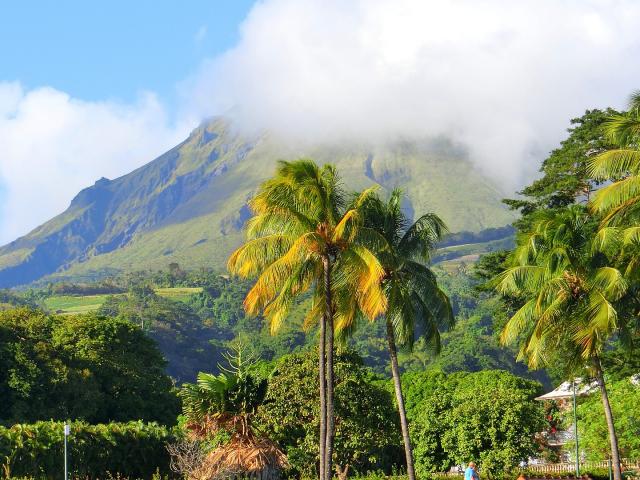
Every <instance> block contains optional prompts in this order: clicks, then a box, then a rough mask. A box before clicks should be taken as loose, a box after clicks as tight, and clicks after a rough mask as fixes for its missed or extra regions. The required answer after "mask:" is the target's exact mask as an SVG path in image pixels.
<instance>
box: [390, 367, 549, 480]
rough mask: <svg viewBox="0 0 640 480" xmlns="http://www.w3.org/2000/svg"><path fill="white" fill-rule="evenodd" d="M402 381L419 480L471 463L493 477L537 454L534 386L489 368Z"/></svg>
mask: <svg viewBox="0 0 640 480" xmlns="http://www.w3.org/2000/svg"><path fill="white" fill-rule="evenodd" d="M403 383H404V385H405V392H406V399H407V414H408V416H409V420H410V421H411V422H412V430H411V433H412V441H413V443H414V445H415V458H416V473H417V474H418V477H421V478H427V477H428V476H429V475H430V474H431V473H433V472H437V471H446V470H448V469H449V468H451V467H452V466H454V465H461V464H466V463H467V462H469V461H471V460H475V461H476V462H478V463H479V464H480V465H481V468H482V470H483V472H485V474H487V475H489V476H496V475H497V474H499V473H500V472H505V471H509V470H511V469H512V468H513V467H515V466H517V465H518V464H519V462H520V461H522V460H526V459H527V458H528V457H530V456H534V455H535V454H536V452H537V450H538V448H539V447H538V445H537V444H536V442H535V438H534V437H535V434H536V433H537V432H539V431H540V430H541V429H542V427H543V425H544V414H543V411H542V406H541V405H540V403H539V402H536V401H535V400H534V398H535V397H536V396H537V395H539V394H540V393H541V390H540V389H541V386H540V384H538V383H537V382H534V381H531V380H526V379H523V378H520V377H517V376H515V375H512V374H510V373H508V372H503V371H498V370H493V371H483V372H477V373H462V372H461V373H454V374H451V375H445V374H443V373H434V372H430V373H428V372H419V373H411V374H406V375H404V376H403Z"/></svg>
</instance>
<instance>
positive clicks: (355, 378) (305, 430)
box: [258, 351, 402, 476]
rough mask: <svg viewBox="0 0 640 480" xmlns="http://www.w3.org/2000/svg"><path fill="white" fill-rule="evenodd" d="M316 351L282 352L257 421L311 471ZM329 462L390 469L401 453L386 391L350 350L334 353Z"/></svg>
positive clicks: (295, 462)
mask: <svg viewBox="0 0 640 480" xmlns="http://www.w3.org/2000/svg"><path fill="white" fill-rule="evenodd" d="M316 356H317V354H316V352H314V351H309V352H305V353H297V354H292V355H288V356H285V357H283V358H282V359H281V360H280V361H279V362H278V365H277V367H276V370H275V372H274V373H273V375H272V377H271V378H270V380H269V389H268V392H267V397H266V399H265V403H264V405H262V406H261V407H260V409H259V410H258V415H259V418H258V421H259V426H260V427H261V428H262V429H263V430H264V431H266V432H268V433H269V435H270V436H271V437H272V438H274V439H275V440H277V441H278V442H279V443H280V445H281V446H282V447H283V448H284V450H285V451H286V453H287V456H288V457H289V461H290V463H291V465H292V467H293V469H294V470H295V471H297V472H298V473H301V474H305V475H309V476H313V475H314V467H315V466H316V465H317V463H318V425H319V412H320V404H319V399H318V394H317V392H318V381H319V380H318V365H317V361H316ZM335 372H336V385H335V396H336V410H335V412H336V437H335V445H336V448H335V451H334V455H335V465H336V467H337V468H338V469H339V470H340V471H341V472H344V471H345V468H346V469H347V470H348V471H349V472H353V473H355V472H361V473H363V472H366V471H368V470H374V469H379V468H384V469H386V470H391V467H392V466H393V465H394V464H397V463H400V462H401V458H402V450H401V440H400V436H399V426H398V413H397V411H396V410H395V409H394V406H393V402H392V397H391V392H390V391H389V390H388V389H387V388H385V387H384V386H383V385H384V384H383V383H380V382H377V381H376V377H375V376H374V375H373V374H372V373H371V372H370V371H369V369H367V368H366V367H364V366H363V365H362V361H361V360H360V358H359V357H358V356H357V355H356V354H353V353H349V352H343V353H338V354H337V355H336V362H335Z"/></svg>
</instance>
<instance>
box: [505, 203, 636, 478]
mask: <svg viewBox="0 0 640 480" xmlns="http://www.w3.org/2000/svg"><path fill="white" fill-rule="evenodd" d="M597 227H598V222H597V220H595V219H594V218H593V217H592V216H591V215H589V213H588V211H587V210H586V209H585V207H583V206H581V205H572V206H571V207H568V208H566V209H563V210H560V211H544V212H542V213H540V214H539V217H538V219H537V221H535V222H534V224H533V225H532V227H531V229H530V231H529V232H525V233H522V234H520V235H519V236H518V238H517V247H516V249H515V251H514V252H513V254H512V256H511V258H510V259H509V260H510V263H511V266H510V267H509V268H507V269H506V270H505V271H504V272H502V273H501V274H500V275H498V276H497V277H496V278H495V279H494V280H493V282H494V285H495V287H496V289H497V290H498V292H500V293H501V294H505V295H514V296H517V297H519V298H521V299H522V300H523V301H524V302H525V303H524V305H523V306H522V307H521V308H520V309H519V310H518V311H517V312H516V313H515V314H514V315H513V316H512V317H511V319H510V320H509V321H508V322H507V324H506V326H505V327H504V330H503V332H502V336H501V339H502V341H503V343H505V344H514V343H519V344H520V345H521V348H520V353H519V359H526V360H528V363H529V366H530V367H532V368H539V367H542V366H545V365H548V364H549V363H550V362H551V361H553V359H554V354H556V353H557V352H558V350H560V349H563V350H564V351H565V352H568V353H569V354H574V355H575V358H574V360H576V361H577V362H580V361H582V362H587V363H589V364H591V367H592V370H593V372H594V376H595V379H596V381H597V383H598V385H599V387H600V392H601V396H602V403H603V406H604V411H605V417H606V420H607V425H608V429H609V439H610V444H611V454H612V459H613V464H614V465H613V466H614V476H615V478H616V480H620V478H621V477H620V459H619V454H618V441H617V437H616V432H615V427H614V423H613V415H612V412H611V405H610V404H609V397H608V394H607V389H606V386H605V381H604V375H603V371H602V365H601V361H600V357H601V354H602V352H603V350H604V348H605V346H606V343H607V341H608V339H609V338H611V336H612V335H613V334H615V333H616V332H618V331H619V329H620V326H621V323H622V318H620V316H619V315H618V311H617V308H616V307H617V306H618V303H619V301H620V300H621V299H622V297H624V296H625V295H626V294H627V291H628V289H629V285H628V282H627V280H626V279H625V278H624V276H623V274H622V272H620V271H619V270H618V269H616V268H614V267H612V266H611V265H610V262H609V259H608V258H607V256H606V255H605V254H604V253H603V252H602V250H601V248H600V245H601V243H602V242H601V241H600V240H599V239H598V236H597V234H596V232H597ZM567 347H569V348H567Z"/></svg>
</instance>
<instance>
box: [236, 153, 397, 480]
mask: <svg viewBox="0 0 640 480" xmlns="http://www.w3.org/2000/svg"><path fill="white" fill-rule="evenodd" d="M369 195H371V191H365V192H363V193H362V194H361V195H360V196H359V198H358V199H357V200H356V201H355V203H354V205H353V206H352V207H351V208H349V209H347V208H345V199H344V193H343V191H342V189H341V187H340V182H339V179H338V175H337V173H336V169H335V167H333V166H331V165H325V166H323V167H318V165H316V164H315V163H314V162H313V161H311V160H308V159H300V160H296V161H293V162H279V163H278V167H277V170H276V174H275V176H274V177H273V178H271V179H269V180H267V181H265V182H264V183H263V184H262V185H261V186H260V188H259V190H258V192H257V194H256V195H255V196H254V197H253V198H252V199H251V200H250V202H249V206H250V208H251V210H252V211H253V214H254V216H253V217H252V218H251V219H250V220H249V222H248V224H247V237H248V240H247V242H246V243H245V244H244V245H242V246H241V247H240V248H238V249H237V250H236V251H235V252H234V253H233V254H232V255H231V257H230V259H229V262H228V268H229V270H230V271H231V272H232V273H234V274H237V275H240V276H243V277H253V276H258V279H257V281H256V283H255V285H254V286H253V288H252V289H251V290H250V291H249V293H248V294H247V297H246V299H245V302H244V306H245V309H246V311H247V312H248V313H249V314H252V315H257V314H258V313H260V312H263V313H264V316H265V317H266V318H267V320H268V321H269V323H270V326H271V330H272V332H275V331H277V330H278V328H279V327H280V325H281V324H282V322H283V321H284V319H285V317H286V315H287V313H288V312H289V310H290V307H291V306H292V304H293V302H294V300H295V298H296V297H299V296H300V295H302V294H304V293H305V292H307V291H309V290H312V291H313V296H312V306H311V309H310V311H309V313H308V315H307V319H306V323H307V324H309V325H311V324H314V323H316V322H317V323H319V334H320V339H319V349H318V350H319V358H318V362H319V370H320V374H319V375H320V379H319V380H320V442H319V443H320V445H319V447H320V478H321V479H322V480H330V478H331V477H332V454H333V437H334V430H335V425H334V414H333V410H334V404H333V384H334V380H333V355H334V329H335V327H336V326H338V327H340V328H342V327H343V326H345V325H349V324H351V323H352V322H353V321H354V320H355V318H356V317H357V315H358V314H359V313H361V314H363V315H365V316H366V317H368V318H370V319H374V318H376V317H377V316H379V315H380V314H382V313H383V312H384V311H385V309H386V306H387V302H386V297H385V295H384V292H383V291H382V287H381V280H382V276H383V275H384V270H383V269H382V266H381V265H380V263H379V261H378V259H377V258H376V256H375V255H374V253H373V252H372V251H371V250H370V249H369V248H367V247H366V246H365V244H370V242H371V238H370V237H371V236H372V235H371V232H369V233H367V232H366V230H365V229H363V228H361V225H362V211H361V210H362V204H363V202H364V201H365V200H366V199H367V198H368V196H369ZM365 240H368V241H367V242H365Z"/></svg>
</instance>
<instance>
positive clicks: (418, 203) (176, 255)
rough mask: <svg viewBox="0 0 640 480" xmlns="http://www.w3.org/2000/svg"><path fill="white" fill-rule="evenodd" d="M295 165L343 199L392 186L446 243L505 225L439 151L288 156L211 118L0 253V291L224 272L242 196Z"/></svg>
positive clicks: (427, 145)
mask: <svg viewBox="0 0 640 480" xmlns="http://www.w3.org/2000/svg"><path fill="white" fill-rule="evenodd" d="M301 156H308V157H311V158H314V159H316V160H317V161H318V162H321V163H324V162H333V163H335V164H336V165H337V167H338V169H339V172H340V174H341V175H342V178H343V179H344V182H345V186H346V187H347V188H348V189H352V190H355V189H361V188H364V187H366V186H370V185H371V184H377V185H379V186H380V187H381V189H382V190H383V191H387V190H389V189H391V188H394V187H396V186H399V187H401V188H402V189H403V190H404V191H405V192H406V193H407V196H408V200H407V202H406V205H405V208H406V209H407V210H408V212H409V213H410V214H413V213H414V212H415V213H422V212H426V211H435V212H437V213H438V214H440V216H441V217H442V218H443V219H444V220H445V221H446V222H447V224H448V225H449V227H450V229H451V231H454V232H455V231H461V230H469V231H476V232H477V231H480V230H482V229H485V228H489V227H500V226H503V225H506V224H508V223H510V222H511V221H512V220H513V217H512V215H511V213H510V212H509V211H508V210H506V209H505V208H504V206H503V205H502V204H501V203H500V198H501V197H502V193H501V192H500V190H499V189H498V188H497V186H496V185H495V184H494V183H493V181H492V180H491V179H490V178H488V177H486V176H484V175H482V174H481V173H479V172H478V171H477V170H476V169H474V168H473V166H472V164H471V163H470V162H469V160H468V159H467V158H466V157H465V155H464V152H462V151H460V150H459V149H456V148H454V147H453V146H452V145H451V143H449V142H447V141H444V140H440V141H426V140H425V141H423V142H413V141H407V140H398V141H396V142H393V143H389V144H386V145H384V146H379V145H378V146H373V145H365V144H355V143H354V144H348V145H347V144H343V145H339V146H337V145H333V146H327V145H324V146H314V147H291V146H287V145H286V144H285V143H284V142H281V141H279V140H277V139H276V138H274V137H273V136H270V135H266V134H265V135H260V136H255V137H248V136H243V135H242V134H240V133H239V132H238V131H236V130H235V129H234V128H233V127H232V126H231V125H230V124H229V122H228V121H226V120H225V119H223V118H214V119H211V120H209V121H207V122H205V123H203V124H202V125H200V126H199V127H198V128H196V129H195V130H194V131H193V132H192V133H191V134H190V135H189V138H187V139H186V140H185V141H184V142H182V143H181V144H179V145H177V146H176V147H174V148H172V149H171V150H169V151H168V152H166V153H165V154H163V155H161V156H160V157H158V158H156V159H155V160H153V161H151V162H150V163H148V164H146V165H144V166H143V167H140V168H138V169H136V170H134V171H133V172H131V173H129V174H127V175H124V176H122V177H120V178H117V179H115V180H108V179H106V178H102V179H100V180H98V181H97V182H96V183H95V184H94V185H93V186H91V187H89V188H86V189H84V190H82V191H81V192H80V193H78V195H77V196H76V197H75V198H74V199H73V200H72V201H71V204H70V205H69V208H67V210H66V211H65V212H63V213H61V214H60V215H58V216H56V217H54V218H52V219H51V220H49V221H48V222H46V223H45V224H43V225H41V226H40V227H38V228H36V229H35V230H33V231H32V232H30V233H29V234H27V235H25V236H24V237H21V238H19V239H17V240H15V241H13V242H11V243H9V244H8V245H5V246H3V247H0V288H3V287H11V286H16V285H23V284H28V283H31V282H34V281H37V280H41V279H43V278H47V279H56V278H73V279H83V280H90V279H95V278H98V277H101V276H105V275H108V274H117V273H120V272H123V271H131V270H140V269H147V268H152V269H155V268H161V267H165V266H166V265H167V264H169V263H171V262H178V263H179V264H180V265H181V266H182V267H183V268H197V267H201V266H207V267H214V268H217V269H220V270H222V269H224V265H225V260H226V258H227V256H228V254H229V253H230V251H231V250H232V249H233V248H234V247H235V246H237V245H238V244H239V242H240V241H241V239H242V226H243V224H244V222H245V220H246V219H247V217H248V216H249V210H248V208H247V206H246V202H247V199H248V198H249V197H250V196H251V193H252V192H254V191H255V189H256V187H257V186H258V185H259V183H260V182H261V181H262V180H264V179H265V178H267V177H269V176H270V175H271V174H272V173H273V172H274V168H275V163H276V161H277V160H278V159H295V158H298V157H301Z"/></svg>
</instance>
